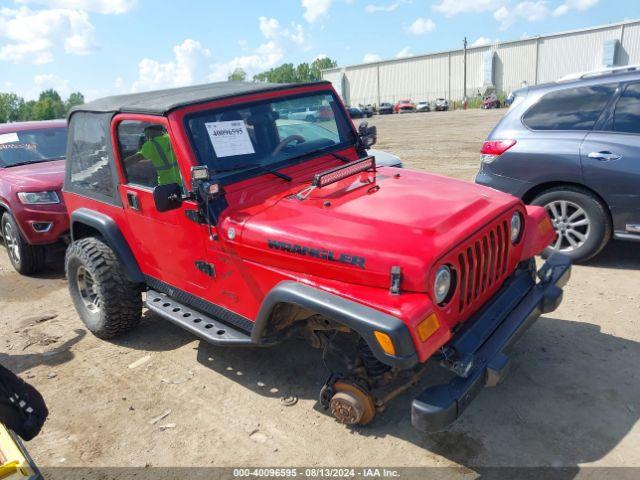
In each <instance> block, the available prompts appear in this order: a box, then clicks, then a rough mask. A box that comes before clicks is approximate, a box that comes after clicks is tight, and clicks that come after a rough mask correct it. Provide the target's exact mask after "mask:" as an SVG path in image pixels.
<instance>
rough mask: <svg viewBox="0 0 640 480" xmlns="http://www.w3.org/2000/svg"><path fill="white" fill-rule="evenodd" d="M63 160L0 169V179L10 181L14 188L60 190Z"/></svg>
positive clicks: (62, 178)
mask: <svg viewBox="0 0 640 480" xmlns="http://www.w3.org/2000/svg"><path fill="white" fill-rule="evenodd" d="M64 163H65V162H64V160H55V161H51V162H42V163H34V164H31V165H21V166H19V167H8V168H2V169H0V179H2V180H4V181H6V182H9V183H11V184H12V185H13V186H14V188H15V189H16V190H18V189H20V190H22V189H26V190H30V191H44V190H62V184H63V182H64Z"/></svg>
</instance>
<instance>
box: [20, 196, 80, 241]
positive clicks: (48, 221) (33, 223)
mask: <svg viewBox="0 0 640 480" xmlns="http://www.w3.org/2000/svg"><path fill="white" fill-rule="evenodd" d="M13 215H14V217H15V219H16V221H17V222H18V225H19V227H20V231H21V232H22V236H23V237H24V238H25V240H26V241H27V242H28V243H29V244H31V245H50V244H53V243H56V242H58V241H59V240H60V239H61V238H62V237H63V236H64V235H66V234H67V233H68V232H69V215H68V214H67V210H66V208H65V206H64V205H63V204H55V205H25V206H23V207H22V208H20V209H16V210H14V211H13Z"/></svg>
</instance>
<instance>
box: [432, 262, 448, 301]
mask: <svg viewBox="0 0 640 480" xmlns="http://www.w3.org/2000/svg"><path fill="white" fill-rule="evenodd" d="M450 290H451V269H450V268H449V267H447V266H446V265H443V266H442V267H440V268H439V269H438V273H436V281H435V283H434V285H433V292H434V294H435V297H436V303H437V304H438V305H440V304H441V303H443V302H444V301H445V300H446V299H447V297H448V296H449V291H450Z"/></svg>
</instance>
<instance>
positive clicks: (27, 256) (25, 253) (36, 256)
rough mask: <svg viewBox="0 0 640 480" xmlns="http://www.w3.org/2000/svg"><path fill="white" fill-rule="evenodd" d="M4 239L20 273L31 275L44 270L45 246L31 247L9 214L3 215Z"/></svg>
mask: <svg viewBox="0 0 640 480" xmlns="http://www.w3.org/2000/svg"><path fill="white" fill-rule="evenodd" d="M1 223H2V238H3V239H4V244H5V246H6V247H7V254H8V255H9V260H10V261H11V265H13V268H15V269H16V271H17V272H18V273H21V274H22V275H30V274H32V273H37V272H39V271H41V270H42V269H43V268H44V265H45V258H46V251H45V248H44V247H43V246H40V245H31V244H29V243H27V241H26V240H25V239H24V237H23V236H22V233H20V229H19V228H18V224H17V222H16V220H15V219H14V218H13V216H12V215H11V214H10V213H9V212H5V214H4V215H2V222H1Z"/></svg>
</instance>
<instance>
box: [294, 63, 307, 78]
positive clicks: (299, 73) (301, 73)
mask: <svg viewBox="0 0 640 480" xmlns="http://www.w3.org/2000/svg"><path fill="white" fill-rule="evenodd" d="M310 81H311V68H309V64H308V63H301V64H300V65H298V66H297V67H296V82H301V83H302V82H310Z"/></svg>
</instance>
